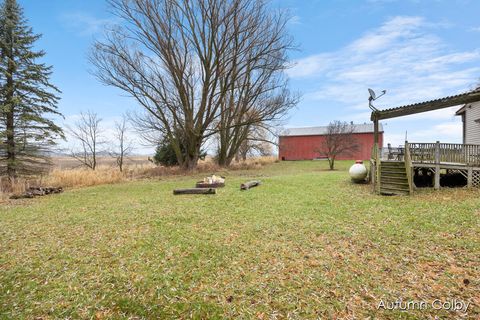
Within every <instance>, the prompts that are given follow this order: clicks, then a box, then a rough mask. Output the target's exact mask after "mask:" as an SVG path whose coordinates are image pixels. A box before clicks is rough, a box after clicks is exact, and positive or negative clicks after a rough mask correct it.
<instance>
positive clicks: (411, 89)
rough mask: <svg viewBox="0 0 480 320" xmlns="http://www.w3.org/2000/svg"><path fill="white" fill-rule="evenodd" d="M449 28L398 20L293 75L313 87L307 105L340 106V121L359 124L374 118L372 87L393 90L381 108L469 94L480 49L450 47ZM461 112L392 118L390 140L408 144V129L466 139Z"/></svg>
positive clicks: (428, 136) (302, 62) (301, 64)
mask: <svg viewBox="0 0 480 320" xmlns="http://www.w3.org/2000/svg"><path fill="white" fill-rule="evenodd" d="M444 27H445V25H444V24H435V23H431V22H429V21H426V20H425V19H424V18H422V17H408V16H407V17H406V16H400V17H393V18H391V19H389V20H388V21H386V22H385V23H384V24H383V25H381V26H380V27H378V28H377V29H374V30H370V31H368V32H366V33H365V34H364V35H363V36H362V37H360V38H359V39H356V40H355V41H352V42H351V43H349V44H346V45H345V46H344V47H342V48H340V49H339V50H336V51H333V52H322V53H319V54H314V55H311V56H307V57H305V58H302V59H299V60H297V61H295V64H294V67H293V68H292V69H291V70H290V71H289V76H290V77H291V78H292V80H294V81H304V82H308V83H309V88H310V89H309V91H307V92H305V93H304V100H305V101H309V103H310V104H335V105H337V106H338V107H339V108H341V109H342V111H343V115H342V114H341V113H342V111H340V115H337V117H338V118H340V119H341V120H346V121H350V120H353V121H357V122H364V121H369V120H370V110H369V109H368V101H367V98H368V92H367V88H373V89H375V90H378V91H380V90H383V89H386V90H387V94H386V95H385V96H384V97H382V98H381V99H380V100H378V101H376V102H375V106H376V107H377V108H379V109H385V108H391V107H398V106H402V105H407V104H411V103H416V102H422V101H427V100H432V99H437V98H441V97H445V96H448V95H453V94H457V93H460V92H464V91H468V90H470V89H472V88H473V87H472V86H473V85H474V84H475V83H476V82H477V81H478V77H479V75H480V67H479V66H480V49H475V50H470V51H462V50H455V48H451V47H449V46H448V45H447V44H446V43H445V42H444V41H443V40H442V39H441V38H440V37H439V36H437V35H436V31H438V29H439V28H444ZM456 109H457V108H456V107H452V108H447V109H442V110H437V111H433V112H428V113H423V114H417V115H411V116H408V117H402V118H396V119H391V120H389V121H388V122H389V124H391V126H387V128H388V130H386V138H391V139H392V140H394V141H395V140H396V139H401V141H403V139H404V137H405V133H404V132H405V130H409V131H411V132H412V137H413V138H418V139H420V140H421V141H435V140H436V139H442V140H443V141H445V140H447V139H448V140H459V139H460V140H461V136H462V132H461V130H460V131H459V129H458V128H459V126H461V121H460V119H459V118H458V117H455V115H454V113H455V111H456ZM424 121H431V122H430V123H429V126H430V127H429V128H428V130H427V129H426V128H425V126H424V125H423V126H422V125H420V124H419V123H421V122H424ZM448 121H449V122H448ZM447 122H448V123H447ZM415 126H417V128H416V127H415ZM419 126H420V127H419ZM387 128H386V129H387ZM424 129H425V130H424ZM402 131H403V133H402ZM387 132H388V134H387ZM414 132H415V133H414ZM409 135H410V134H409ZM386 141H388V140H386ZM412 141H413V140H412ZM459 142H460V141H459Z"/></svg>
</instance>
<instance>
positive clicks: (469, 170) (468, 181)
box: [467, 167, 473, 188]
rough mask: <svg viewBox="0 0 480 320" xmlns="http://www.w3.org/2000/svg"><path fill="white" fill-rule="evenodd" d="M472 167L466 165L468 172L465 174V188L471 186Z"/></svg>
mask: <svg viewBox="0 0 480 320" xmlns="http://www.w3.org/2000/svg"><path fill="white" fill-rule="evenodd" d="M472 180H473V168H472V167H468V174H467V188H471V187H472V184H473V181H472Z"/></svg>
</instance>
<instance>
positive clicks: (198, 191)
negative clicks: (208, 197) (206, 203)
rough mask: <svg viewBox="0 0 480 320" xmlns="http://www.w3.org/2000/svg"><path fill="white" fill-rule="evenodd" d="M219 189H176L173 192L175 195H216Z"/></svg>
mask: <svg viewBox="0 0 480 320" xmlns="http://www.w3.org/2000/svg"><path fill="white" fill-rule="evenodd" d="M216 193H217V189H215V188H191V189H175V190H173V194H174V195H180V194H216Z"/></svg>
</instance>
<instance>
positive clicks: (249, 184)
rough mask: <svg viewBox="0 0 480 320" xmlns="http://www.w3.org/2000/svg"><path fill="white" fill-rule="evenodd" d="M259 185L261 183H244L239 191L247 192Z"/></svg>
mask: <svg viewBox="0 0 480 320" xmlns="http://www.w3.org/2000/svg"><path fill="white" fill-rule="evenodd" d="M261 184H262V182H261V181H257V180H254V181H249V182H245V183H242V184H241V185H240V190H248V189H250V188H254V187H258V186H259V185H261Z"/></svg>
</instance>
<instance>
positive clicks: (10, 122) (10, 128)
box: [5, 57, 17, 179]
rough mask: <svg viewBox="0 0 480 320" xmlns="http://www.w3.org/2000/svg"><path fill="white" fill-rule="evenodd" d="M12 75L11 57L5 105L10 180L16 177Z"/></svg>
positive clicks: (12, 64) (13, 69)
mask: <svg viewBox="0 0 480 320" xmlns="http://www.w3.org/2000/svg"><path fill="white" fill-rule="evenodd" d="M7 59H8V58H7ZM14 73H15V65H14V63H13V61H12V59H11V57H9V63H8V72H7V86H6V97H5V104H6V105H7V114H6V118H7V119H6V120H7V123H6V135H7V175H8V177H9V178H10V179H15V178H16V176H17V168H16V152H15V116H14V113H15V105H14V101H13V100H14V90H15V89H14V84H13V74H14Z"/></svg>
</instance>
